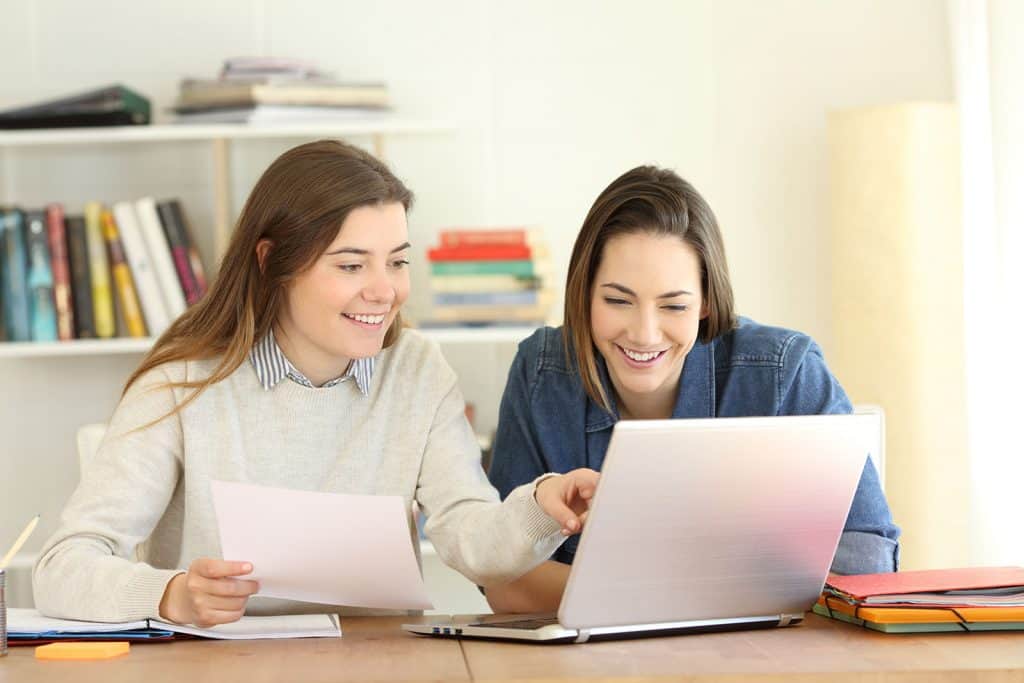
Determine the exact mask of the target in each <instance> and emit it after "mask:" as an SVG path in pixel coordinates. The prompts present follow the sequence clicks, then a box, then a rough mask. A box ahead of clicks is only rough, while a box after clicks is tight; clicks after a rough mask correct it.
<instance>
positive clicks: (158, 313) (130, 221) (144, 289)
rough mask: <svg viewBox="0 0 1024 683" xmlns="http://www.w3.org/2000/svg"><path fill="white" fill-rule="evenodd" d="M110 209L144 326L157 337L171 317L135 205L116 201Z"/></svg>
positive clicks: (165, 327)
mask: <svg viewBox="0 0 1024 683" xmlns="http://www.w3.org/2000/svg"><path fill="white" fill-rule="evenodd" d="M112 210H113V212H114V220H115V221H116V222H117V226H118V229H119V230H120V233H121V243H122V245H123V247H124V255H125V260H126V261H127V262H128V268H129V269H130V270H131V273H132V278H133V280H134V282H135V292H136V294H137V295H138V298H139V305H140V306H141V307H142V316H143V318H145V321H146V329H147V330H148V331H149V334H150V335H152V336H154V337H156V336H159V335H160V334H161V333H162V332H163V331H164V330H166V329H167V327H168V325H170V324H171V319H170V316H169V315H168V313H167V307H166V305H165V303H164V297H163V292H161V291H160V282H159V280H158V279H157V275H156V270H155V269H154V267H153V263H152V261H151V260H150V257H149V252H148V250H147V249H146V242H145V240H144V239H143V237H142V228H141V226H140V225H139V220H138V216H137V215H136V213H135V206H134V205H133V204H132V203H131V202H117V203H115V204H114V206H113V207H112Z"/></svg>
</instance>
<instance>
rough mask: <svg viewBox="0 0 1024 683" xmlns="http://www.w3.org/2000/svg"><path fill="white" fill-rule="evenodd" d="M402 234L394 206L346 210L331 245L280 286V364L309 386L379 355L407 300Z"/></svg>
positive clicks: (401, 214)
mask: <svg viewBox="0 0 1024 683" xmlns="http://www.w3.org/2000/svg"><path fill="white" fill-rule="evenodd" d="M408 258H409V228H408V225H407V223H406V216H405V208H404V207H403V206H402V205H401V204H398V203H389V204H381V205H371V206H361V207H358V208H356V209H353V210H352V211H351V212H350V213H349V214H348V216H347V217H346V218H345V221H344V222H343V223H342V225H341V229H340V230H339V231H338V234H337V236H336V237H335V238H334V241H333V242H332V243H331V245H330V246H329V247H328V248H327V250H326V251H325V252H324V253H323V254H322V255H321V256H320V257H319V258H318V259H317V260H316V262H315V263H314V264H313V266H312V267H311V268H309V270H307V271H305V272H303V273H302V274H300V275H299V276H298V277H296V278H295V279H294V280H292V281H291V282H290V283H289V284H288V286H287V292H286V295H285V301H284V304H283V306H282V308H281V311H280V313H279V315H278V318H277V321H276V325H275V328H274V331H275V336H276V338H277V343H278V344H279V345H280V347H281V350H282V351H283V352H284V354H285V356H286V357H287V358H288V360H289V361H290V362H291V363H292V364H293V365H295V367H296V368H298V369H299V371H301V372H302V373H303V374H304V375H305V376H306V377H307V378H308V379H309V380H310V381H311V382H312V383H313V384H314V385H316V386H320V385H321V384H323V383H324V382H327V381H329V380H331V379H333V378H335V377H339V376H341V375H342V374H344V373H345V370H346V368H347V367H348V365H349V363H350V361H351V360H352V359H355V358H368V357H371V356H375V355H377V354H378V353H380V350H381V348H382V347H383V344H384V335H385V333H386V332H387V330H388V328H389V327H390V326H391V323H392V322H394V320H395V317H396V316H397V315H398V312H399V309H400V308H401V306H402V304H403V303H405V300H406V299H407V298H408V296H409V269H408V265H409V260H408Z"/></svg>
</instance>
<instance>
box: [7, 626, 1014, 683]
mask: <svg viewBox="0 0 1024 683" xmlns="http://www.w3.org/2000/svg"><path fill="white" fill-rule="evenodd" d="M408 620H409V619H408V618H405V619H403V618H399V617H378V618H349V619H344V620H343V621H342V629H343V630H344V634H345V635H344V637H343V638H341V639H340V640H335V639H310V640H278V641H238V642H229V641H199V640H196V641H182V642H173V643H153V644H149V645H132V651H131V654H129V655H128V656H127V657H122V658H119V659H114V660H110V661H105V662H40V661H36V660H35V659H34V657H33V655H34V652H33V649H32V648H30V647H18V648H12V649H11V651H10V655H9V656H7V657H4V658H0V683H42V682H43V681H46V682H47V683H50V682H53V683H61V682H62V681H72V682H73V683H92V682H93V681H96V682H100V681H102V682H103V683H120V682H121V681H146V682H147V683H149V682H151V681H152V682H154V683H157V682H160V681H183V682H185V683H207V682H209V683H226V682H227V681H236V680H237V681H246V682H247V683H248V682H252V683H259V682H262V681H267V682H270V681H288V682H291V681H295V682H299V683H302V682H307V681H325V682H326V681H341V682H344V681H470V680H472V681H531V682H532V683H548V682H554V681H568V680H591V681H593V680H600V681H633V682H640V681H654V680H660V681H665V680H676V681H693V682H697V681H700V682H702V683H703V682H711V681H724V682H738V681H764V682H771V683H775V682H779V683H781V682H782V681H787V682H789V681H798V682H800V683H809V682H810V681H819V680H827V681H829V682H832V681H837V682H846V681H857V682H864V683H867V682H871V683H883V682H885V683H889V682H892V683H918V682H921V683H924V682H925V681H928V682H929V683H930V682H933V681H934V682H937V683H946V682H947V681H970V682H977V683H987V682H989V681H991V682H998V683H1003V682H1005V681H1015V682H1022V683H1024V634H1022V633H1013V634H999V633H969V634H935V635H926V636H916V635H885V634H881V633H874V632H871V631H865V630H862V629H859V628H855V627H852V626H848V625H845V624H839V623H835V622H832V621H829V620H827V619H822V618H820V617H816V616H814V615H808V617H807V621H806V622H805V623H804V624H802V625H801V626H797V627H794V628H787V629H777V630H771V631H738V632H734V633H715V634H705V635H696V636H677V637H672V638H651V639H640V640H620V641H609V642H603V643H587V644H585V645H527V644H516V643H493V642H484V641H463V642H461V643H460V642H458V641H454V640H443V639H433V638H426V637H422V636H413V635H410V634H406V633H404V632H403V631H400V630H399V628H398V627H399V625H400V624H401V623H402V622H403V621H408Z"/></svg>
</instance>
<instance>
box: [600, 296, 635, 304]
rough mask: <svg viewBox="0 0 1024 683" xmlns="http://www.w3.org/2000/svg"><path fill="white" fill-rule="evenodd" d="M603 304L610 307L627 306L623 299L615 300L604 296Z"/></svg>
mask: <svg viewBox="0 0 1024 683" xmlns="http://www.w3.org/2000/svg"><path fill="white" fill-rule="evenodd" d="M604 302H605V303H606V304H611V305H612V306H625V305H627V304H628V303H629V302H628V301H626V300H625V299H616V298H614V297H610V296H606V297H605V298H604Z"/></svg>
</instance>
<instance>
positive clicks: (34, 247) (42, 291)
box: [25, 209, 57, 341]
mask: <svg viewBox="0 0 1024 683" xmlns="http://www.w3.org/2000/svg"><path fill="white" fill-rule="evenodd" d="M25 232H26V239H27V243H28V292H29V318H30V322H31V326H32V330H31V332H32V341H57V311H56V310H55V309H54V304H53V268H52V266H51V264H50V245H49V244H48V239H47V233H46V214H45V213H44V212H43V211H42V210H41V209H40V210H38V211H27V212H25Z"/></svg>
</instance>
